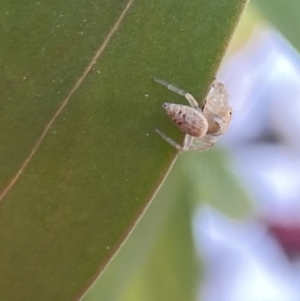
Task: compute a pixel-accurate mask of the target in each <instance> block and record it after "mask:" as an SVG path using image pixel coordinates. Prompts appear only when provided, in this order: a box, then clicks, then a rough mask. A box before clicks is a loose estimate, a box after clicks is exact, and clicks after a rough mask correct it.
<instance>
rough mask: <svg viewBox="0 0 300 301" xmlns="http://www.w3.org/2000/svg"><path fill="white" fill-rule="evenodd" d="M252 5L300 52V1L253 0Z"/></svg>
mask: <svg viewBox="0 0 300 301" xmlns="http://www.w3.org/2000/svg"><path fill="white" fill-rule="evenodd" d="M251 4H252V5H253V7H254V8H256V10H257V11H258V12H259V13H260V14H261V16H263V17H264V18H265V20H268V21H270V22H271V23H273V24H274V25H275V26H276V27H277V28H278V29H279V30H280V31H281V32H282V34H283V35H284V36H285V37H286V38H287V39H288V40H289V41H290V42H291V43H292V44H293V45H294V46H295V47H296V48H297V49H298V50H300V31H299V28H300V18H299V12H300V1H298V0H285V1H283V0H252V1H251Z"/></svg>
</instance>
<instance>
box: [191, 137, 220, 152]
mask: <svg viewBox="0 0 300 301" xmlns="http://www.w3.org/2000/svg"><path fill="white" fill-rule="evenodd" d="M197 142H198V143H197ZM215 143H216V139H215V138H214V137H211V136H204V137H202V138H199V139H197V140H196V139H195V140H194V143H193V144H192V145H191V146H190V149H192V150H194V151H198V152H201V151H204V150H206V149H209V148H211V147H213V146H214V145H215Z"/></svg>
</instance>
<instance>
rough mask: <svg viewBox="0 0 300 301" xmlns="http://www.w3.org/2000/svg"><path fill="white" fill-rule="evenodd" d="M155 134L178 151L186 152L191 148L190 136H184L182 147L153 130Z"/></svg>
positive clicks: (163, 134) (191, 138)
mask: <svg viewBox="0 0 300 301" xmlns="http://www.w3.org/2000/svg"><path fill="white" fill-rule="evenodd" d="M155 131H156V133H157V134H158V135H160V136H161V137H162V138H163V139H164V140H166V141H167V142H168V143H169V144H171V145H172V146H173V147H175V148H176V149H177V150H179V151H187V150H189V149H190V147H191V143H192V140H193V137H192V136H190V135H186V136H185V138H184V143H183V146H182V145H180V144H178V143H177V142H176V141H174V140H173V139H171V138H170V137H168V136H167V135H166V134H165V133H163V132H161V131H160V130H158V129H155Z"/></svg>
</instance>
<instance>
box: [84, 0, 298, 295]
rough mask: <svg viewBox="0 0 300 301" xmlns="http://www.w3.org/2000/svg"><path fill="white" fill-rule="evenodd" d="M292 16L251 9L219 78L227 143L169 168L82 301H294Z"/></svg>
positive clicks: (267, 0)
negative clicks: (227, 110) (226, 105)
mask: <svg viewBox="0 0 300 301" xmlns="http://www.w3.org/2000/svg"><path fill="white" fill-rule="evenodd" d="M299 16H300V1H299V0H285V1H283V0H257V1H255V0H254V1H251V2H250V4H249V5H248V7H247V9H246V11H245V13H244V15H243V17H242V19H241V22H240V24H239V26H238V29H237V31H236V32H235V34H234V37H233V39H232V41H231V44H230V47H229V49H228V51H227V54H226V56H225V58H224V60H223V63H222V65H221V67H220V70H219V72H218V74H217V78H218V79H219V80H220V81H222V82H224V83H225V85H226V87H227V89H228V92H229V95H230V102H231V105H232V107H233V119H232V122H231V125H230V127H229V130H228V132H227V133H226V135H225V136H224V137H222V138H221V139H219V140H218V142H217V145H216V147H215V148H214V149H212V150H210V151H206V152H203V153H193V152H189V153H186V154H182V155H180V156H179V157H178V160H177V162H176V164H175V166H174V168H173V169H172V171H171V173H170V174H169V176H168V178H167V180H166V181H165V183H164V184H163V186H162V188H161V189H160V191H159V192H158V194H157V195H156V197H155V199H154V201H153V202H152V204H151V205H150V208H149V209H148V210H147V212H146V214H145V215H144V217H143V218H142V220H141V221H140V223H139V224H138V226H137V227H136V228H135V230H134V231H133V233H132V235H131V236H130V238H129V239H128V240H127V241H126V243H125V244H124V246H123V248H122V249H121V251H120V252H119V253H118V254H117V255H116V256H115V258H114V260H113V261H112V262H111V264H110V265H109V266H108V268H107V269H106V270H105V272H104V273H103V275H102V276H101V277H100V278H99V280H98V281H97V282H96V283H95V285H94V286H93V287H92V289H91V290H90V291H89V292H88V293H87V295H86V296H85V297H84V301H96V300H105V301H111V300H116V301H127V300H128V301H135V300H139V301H140V300H143V301H148V300H149V301H153V300H155V301H160V300H162V301H168V300H172V301H176V300H180V301H181V300H185V301H186V300H203V301H248V300H249V301H250V300H252V301H269V300H270V301H286V300H288V301H294V300H299V301H300V55H299V50H300V30H299V28H300V17H299ZM183 88H185V89H188V87H183Z"/></svg>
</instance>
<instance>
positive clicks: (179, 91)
mask: <svg viewBox="0 0 300 301" xmlns="http://www.w3.org/2000/svg"><path fill="white" fill-rule="evenodd" d="M152 79H153V80H154V81H155V82H156V83H159V84H161V85H163V86H165V87H167V88H168V89H169V90H171V91H173V92H175V93H177V94H179V95H181V96H184V97H185V98H186V100H187V101H188V102H189V104H190V106H191V107H192V108H194V109H199V104H198V102H197V100H196V99H195V98H194V96H193V95H192V94H190V93H188V92H186V91H184V90H182V89H180V88H178V87H176V86H174V85H172V84H170V83H168V82H166V81H165V80H163V79H159V78H156V77H152Z"/></svg>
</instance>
